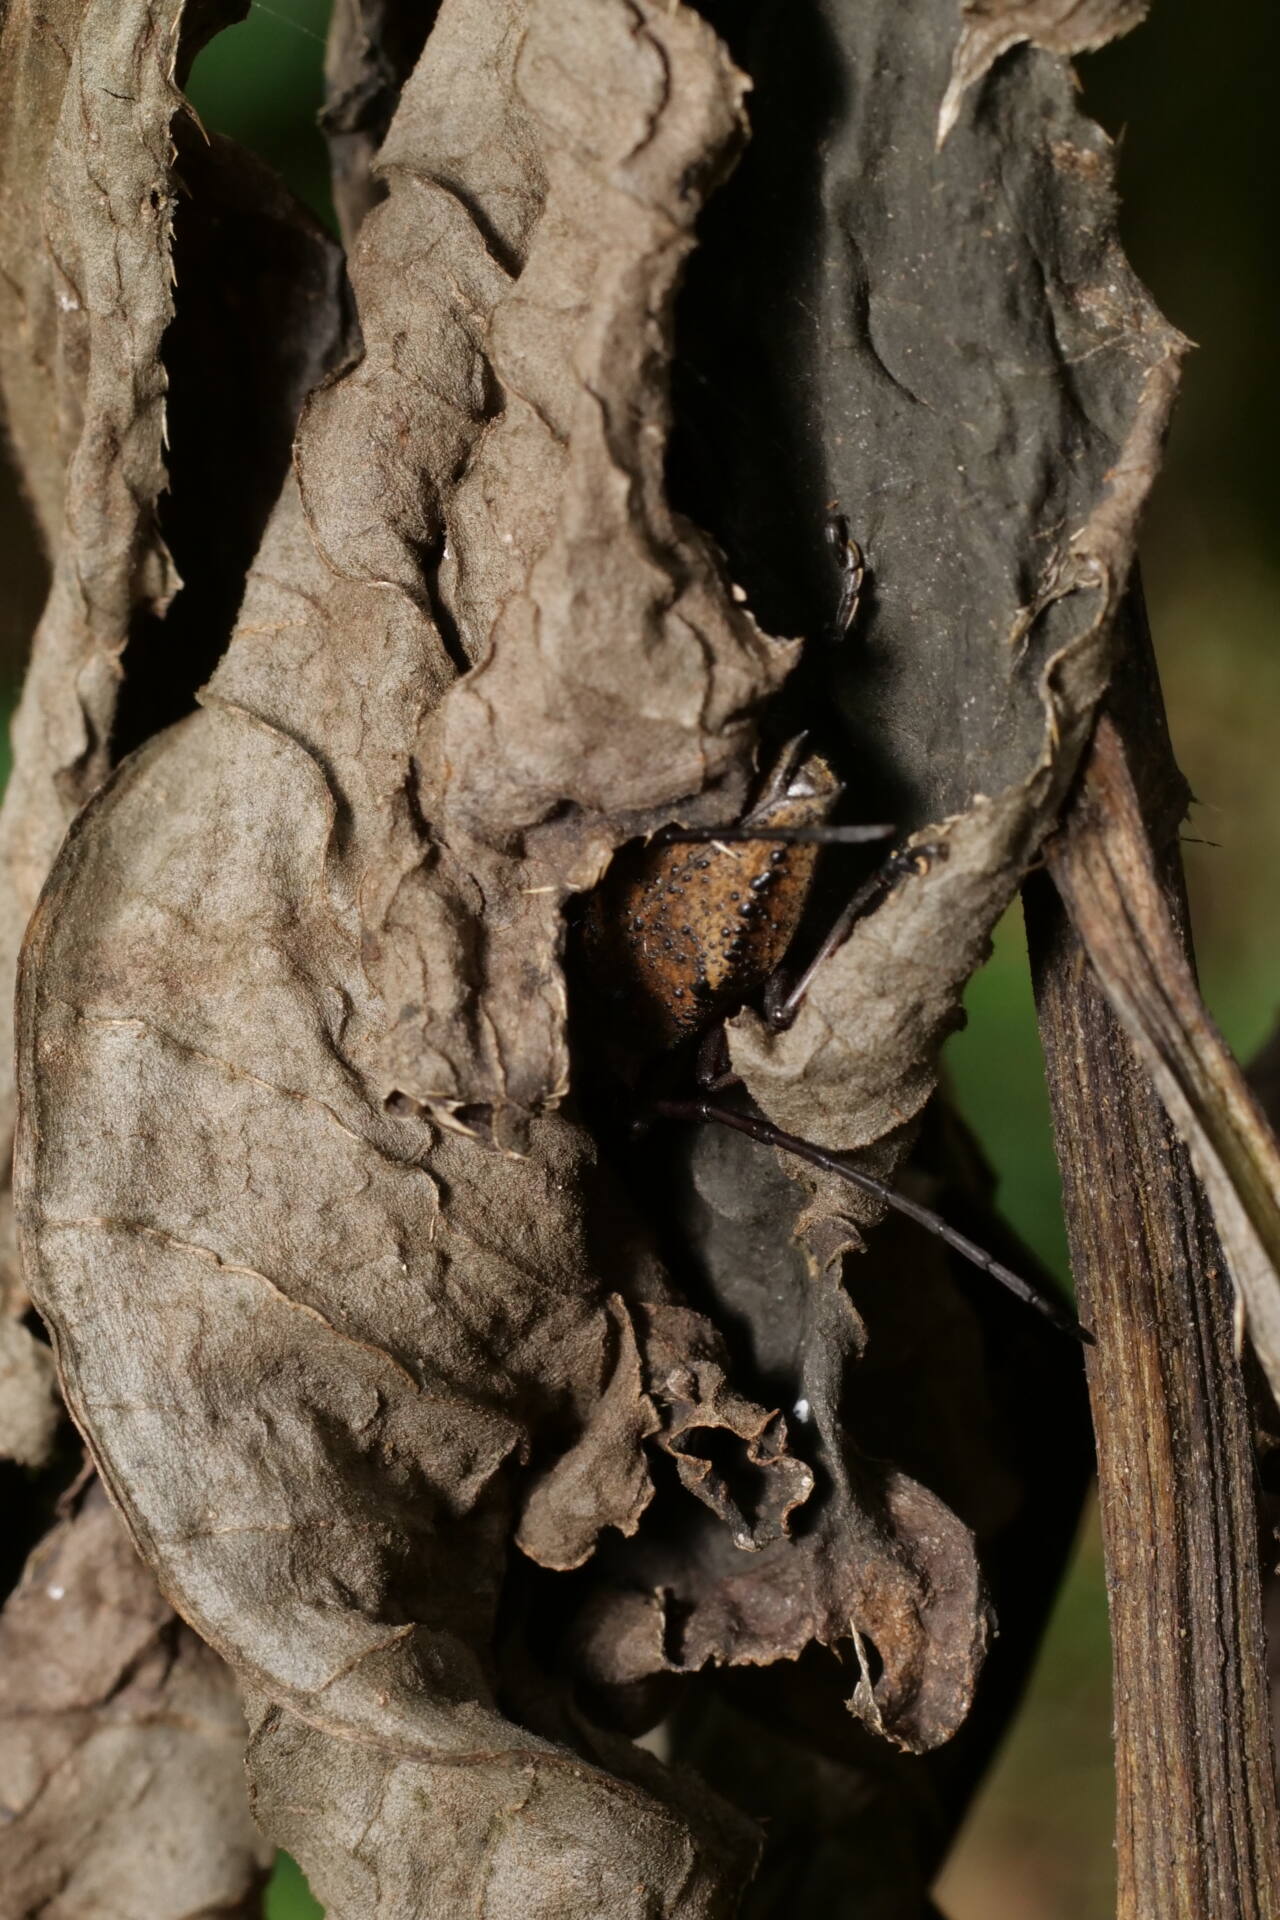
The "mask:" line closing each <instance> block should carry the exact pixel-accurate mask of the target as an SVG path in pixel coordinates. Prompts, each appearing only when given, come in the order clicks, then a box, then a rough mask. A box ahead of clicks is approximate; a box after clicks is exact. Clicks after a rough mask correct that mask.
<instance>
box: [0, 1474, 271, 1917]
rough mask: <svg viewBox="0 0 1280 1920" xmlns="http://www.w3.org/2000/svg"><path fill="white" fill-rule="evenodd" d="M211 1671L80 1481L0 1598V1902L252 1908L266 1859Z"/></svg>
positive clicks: (226, 1691)
mask: <svg viewBox="0 0 1280 1920" xmlns="http://www.w3.org/2000/svg"><path fill="white" fill-rule="evenodd" d="M243 1747H244V1717H243V1715H242V1713H241V1712H240V1709H239V1705H238V1703H237V1700H236V1697H235V1694H234V1692H233V1691H232V1690H231V1689H230V1688H229V1687H228V1686H227V1682H226V1670H225V1668H224V1667H223V1665H222V1663H221V1661H220V1660H218V1658H217V1657H216V1655H215V1654H213V1653H211V1652H210V1650H209V1649H208V1647H206V1646H205V1645H204V1644H203V1642H202V1641H200V1640H199V1639H198V1638H197V1637H196V1635H195V1634H194V1633H192V1632H191V1631H190V1629H189V1628H187V1627H184V1626H182V1625H181V1623H180V1622H179V1621H177V1620H175V1619H174V1616H173V1613H172V1611H171V1610H170V1608H169V1606H168V1604H167V1603H166V1601H165V1600H164V1599H163V1598H162V1596H161V1595H160V1593H159V1592H158V1591H157V1588H156V1585H155V1581H154V1580H153V1579H152V1577H151V1575H150V1573H149V1572H148V1571H147V1569H146V1568H145V1567H144V1566H143V1564H142V1562H141V1561H140V1560H139V1559H138V1557H137V1554H136V1553H135V1552H134V1550H133V1547H132V1545H131V1544H130V1541H129V1539H128V1536H127V1535H126V1534H125V1532H124V1530H123V1529H122V1527H121V1526H120V1522H119V1519H118V1518H117V1516H116V1514H115V1513H113V1512H112V1510H111V1507H110V1505H109V1504H108V1501H107V1499H106V1496H105V1494H104V1493H103V1491H102V1489H101V1487H99V1486H98V1485H97V1484H96V1483H95V1482H91V1483H90V1485H89V1488H88V1491H87V1492H86V1493H84V1494H83V1495H82V1496H81V1497H80V1498H79V1500H78V1501H77V1502H76V1511H75V1512H74V1514H73V1516H72V1517H70V1518H67V1519H64V1520H62V1521H60V1522H59V1524H58V1525H57V1526H56V1527H55V1528H54V1530H53V1531H52V1533H50V1534H49V1536H48V1537H47V1538H46V1539H45V1540H43V1541H42V1542H41V1544H40V1545H39V1546H38V1547H37V1548H36V1550H35V1552H34V1553H33V1554H32V1556H31V1558H30V1560H29V1562H28V1564H27V1568H26V1571H25V1573H24V1574H23V1577H22V1581H21V1584H20V1585H19V1586H18V1587H17V1588H16V1589H15V1590H14V1592H13V1593H12V1594H11V1595H10V1596H9V1599H8V1601H7V1603H6V1605H5V1608H4V1611H3V1613H0V1805H2V1807H3V1815H2V1817H0V1889H2V1891H0V1911H3V1912H4V1913H5V1914H6V1915H13V1916H15V1917H16V1916H18V1915H23V1916H27V1915H36V1914H39V1915H41V1916H48V1920H57V1917H59V1916H62V1915H66V1916H68V1917H69V1916H71V1915H75V1914H90V1913H92V1914H103V1915H106V1914H112V1915H114V1914H119V1915H121V1916H124V1915H133V1914H137V1913H140V1912H143V1911H145V1912H146V1913H147V1914H148V1916H153V1917H154V1920H205V1916H208V1920H212V1917H213V1916H214V1915H215V1914H218V1915H228V1916H232V1920H236V1916H239V1920H250V1916H251V1915H254V1914H257V1913H258V1912H259V1911H260V1901H261V1887H262V1883H263V1880H264V1879H265V1877H266V1872H267V1868H268V1867H269V1865H270V1861H271V1850H270V1848H269V1847H268V1846H266V1844H265V1843H264V1841H263V1839H262V1836H261V1835H260V1834H259V1833H258V1831H257V1829H256V1828H255V1826H254V1823H253V1820H252V1818H251V1817H250V1813H249V1807H248V1802H247V1800H246V1798H245V1792H244V1778H243V1770H242V1763H241V1757H242V1752H243Z"/></svg>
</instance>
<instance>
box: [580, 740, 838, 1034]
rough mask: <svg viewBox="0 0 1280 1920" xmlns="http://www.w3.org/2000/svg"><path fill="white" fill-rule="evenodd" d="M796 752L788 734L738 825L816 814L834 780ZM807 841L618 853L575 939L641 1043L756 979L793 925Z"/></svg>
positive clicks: (726, 1000) (832, 792) (684, 1023)
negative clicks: (786, 745)
mask: <svg viewBox="0 0 1280 1920" xmlns="http://www.w3.org/2000/svg"><path fill="white" fill-rule="evenodd" d="M798 760H799V752H798V748H797V747H796V746H793V747H792V748H790V749H789V750H788V751H787V752H786V753H784V755H783V758H782V760H781V761H780V763H779V765H778V767H777V768H776V769H775V771H774V772H773V774H772V775H771V776H770V778H769V780H768V781H767V782H766V784H765V788H764V791H763V793H762V794H761V796H760V798H759V800H758V801H756V803H755V804H754V805H753V806H752V808H751V810H750V812H749V813H747V814H746V815H745V816H744V818H743V821H742V823H741V824H742V825H743V826H744V827H759V828H760V829H761V830H762V831H768V830H769V829H770V828H778V827H810V826H817V825H820V824H821V823H822V822H823V821H824V820H825V819H826V818H827V816H828V814H829V813H830V811H831V808H832V806H833V805H834V803H835V800H836V797H837V795H838V794H839V791H840V788H839V783H838V782H837V780H836V778H835V776H834V775H833V774H832V772H831V769H830V768H829V767H828V766H827V764H826V762H825V761H823V760H821V759H819V758H818V757H817V756H816V755H810V756H809V757H808V758H807V759H805V760H803V761H800V763H799V764H798V765H797V761H798ZM818 851H819V849H818V848H817V847H816V846H805V845H800V846H796V845H779V844H778V843H777V842H776V841H774V842H770V841H768V840H746V841H733V842H730V843H725V842H718V841H715V840H708V841H706V842H705V843H699V844H696V845H692V846H690V845H683V844H682V845H666V846H663V845H661V844H658V845H649V846H638V847H632V848H628V849H625V850H624V851H623V852H622V853H621V854H619V855H618V857H617V858H616V859H615V860H614V863H613V865H612V867H611V868H610V870H609V873H608V874H607V876H606V878H605V880H604V882H603V883H602V885H601V886H600V887H599V888H598V889H597V891H596V894H595V896H594V897H593V899H592V902H591V906H590V908H589V910H588V914H587V921H586V927H585V934H586V946H587V952H588V956H589V959H590V962H591V965H592V971H593V973H594V975H595V977H596V982H597V986H598V987H602V988H604V989H605V990H606V991H607V994H608V997H609V999H610V1000H611V1001H612V1002H613V1004H614V1005H615V1006H616V1007H617V1008H618V1009H619V1019H620V1020H625V1021H626V1022H627V1023H628V1025H630V1023H632V1022H634V1023H635V1035H634V1038H635V1040H636V1041H637V1042H638V1043H639V1045H640V1046H641V1047H642V1048H643V1049H644V1050H646V1051H647V1050H649V1049H656V1048H663V1047H670V1046H674V1045H675V1044H676V1043H677V1042H678V1041H680V1040H683V1039H685V1038H686V1037H688V1036H689V1035H691V1034H695V1033H698V1032H700V1031H701V1030H703V1029H705V1028H706V1027H707V1026H709V1025H710V1023H711V1022H712V1021H713V1020H715V1019H718V1018H719V1017H720V1016H721V1015H723V1014H726V1013H729V1012H732V1011H733V1010H734V1009H735V1008H737V1007H740V1006H741V1005H742V1004H743V1003H744V1002H745V1001H747V1000H749V999H750V998H751V997H752V995H753V994H755V993H757V992H758V991H759V989H760V988H761V987H762V986H763V984H764V982H765V981H766V980H767V979H768V978H769V976H770V975H771V974H772V973H773V972H774V970H775V969H776V967H777V966H778V964H779V962H780V961H781V960H782V958H783V956H784V955H785V953H786V951H787V948H788V947H789V946H790V944H791V941H792V939H793V937H794V935H795V932H796V928H797V927H798V925H799V923H800V917H801V915H802V914H803V912H804V908H805V903H806V901H807V899H808V896H809V888H810V885H811V883H812V879H813V870H814V865H815V862H816V859H817V855H818ZM618 1037H619V1039H626V1038H627V1037H628V1036H626V1035H619V1036H618Z"/></svg>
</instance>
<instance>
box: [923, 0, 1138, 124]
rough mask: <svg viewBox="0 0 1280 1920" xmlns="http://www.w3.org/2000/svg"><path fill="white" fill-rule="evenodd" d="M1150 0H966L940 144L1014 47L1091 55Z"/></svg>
mask: <svg viewBox="0 0 1280 1920" xmlns="http://www.w3.org/2000/svg"><path fill="white" fill-rule="evenodd" d="M1150 4H1151V0H962V6H961V14H962V18H963V25H962V27H961V29H960V38H959V40H958V41H957V42H956V50H955V55H954V58H953V60H952V66H951V78H950V80H949V81H948V82H947V91H946V93H945V94H944V95H943V100H942V106H941V108H940V110H939V113H938V145H939V146H941V145H942V143H943V141H944V140H945V139H946V137H947V135H948V134H949V133H950V132H951V130H952V128H953V127H954V126H955V124H956V121H957V120H958V118H959V117H960V105H961V102H962V101H963V99H964V96H965V94H966V93H967V92H968V91H969V88H970V87H972V86H975V85H976V84H977V82H978V81H979V80H981V79H983V78H984V76H985V75H986V74H988V73H989V72H990V70H991V68H992V67H993V66H994V65H995V63H996V61H997V60H998V59H999V58H1000V56H1001V54H1003V53H1007V52H1008V51H1009V49H1010V47H1017V46H1021V45H1024V44H1025V43H1026V42H1027V41H1028V40H1029V41H1030V42H1031V43H1032V45H1033V46H1037V47H1045V48H1047V49H1048V50H1049V51H1050V52H1052V53H1065V54H1072V53H1092V52H1094V51H1095V50H1096V49H1097V48H1098V47H1105V46H1106V44H1107V42H1108V40H1118V39H1119V38H1120V35H1121V34H1122V33H1130V32H1132V30H1133V28H1134V27H1136V26H1138V25H1140V23H1141V22H1142V21H1143V20H1145V19H1146V17H1147V10H1148V8H1149V6H1150Z"/></svg>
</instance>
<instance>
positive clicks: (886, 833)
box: [651, 823, 897, 847]
mask: <svg viewBox="0 0 1280 1920" xmlns="http://www.w3.org/2000/svg"><path fill="white" fill-rule="evenodd" d="M896 832H897V828H896V827H887V826H870V827H866V826H848V827H828V826H817V827H749V826H744V825H742V824H741V823H739V824H738V825H737V826H732V827H660V828H659V830H658V832H657V833H655V834H654V836H653V841H652V843H651V844H653V845H655V846H659V847H671V846H686V845H688V846H701V845H703V844H713V843H714V842H716V841H723V842H724V843H725V845H726V846H731V845H737V844H738V843H739V842H740V841H746V842H748V843H750V842H751V841H753V840H767V841H774V840H776V841H778V842H779V843H780V844H781V845H782V846H784V847H862V846H866V845H867V844H868V842H870V841H874V840H892V838H893V836H894V834H895V833H896Z"/></svg>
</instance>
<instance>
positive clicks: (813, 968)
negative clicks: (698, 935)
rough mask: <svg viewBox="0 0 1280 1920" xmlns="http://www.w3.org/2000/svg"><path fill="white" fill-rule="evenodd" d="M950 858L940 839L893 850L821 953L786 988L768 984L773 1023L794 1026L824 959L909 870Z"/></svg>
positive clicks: (768, 1012)
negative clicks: (922, 844)
mask: <svg viewBox="0 0 1280 1920" xmlns="http://www.w3.org/2000/svg"><path fill="white" fill-rule="evenodd" d="M946 857H947V848H946V846H945V844H944V843H942V842H940V841H937V842H932V843H930V844H928V845H924V846H915V847H900V848H899V849H898V850H897V852H896V853H891V854H890V855H889V858H888V859H887V860H886V861H885V862H884V863H883V865H881V866H879V867H877V868H876V870H875V872H874V873H873V874H872V875H871V876H870V878H869V879H867V880H864V881H863V883H862V885H861V886H860V887H859V888H858V889H857V890H856V892H855V893H854V894H853V897H852V898H851V899H850V901H849V903H848V905H847V906H846V907H845V908H844V909H843V911H842V912H841V913H840V914H838V915H837V917H836V919H835V920H834V921H833V922H832V924H831V927H830V928H829V930H828V931H827V933H826V934H825V935H824V936H823V939H822V941H821V943H820V945H819V947H818V950H817V952H816V953H815V954H814V955H813V958H812V959H811V960H810V961H809V964H808V965H807V966H806V967H805V969H804V971H803V972H802V973H801V974H799V976H798V977H797V978H796V979H795V980H794V981H793V982H792V984H791V985H790V986H788V987H786V988H785V990H783V989H782V988H778V989H775V990H773V991H771V989H772V988H773V984H774V983H773V981H770V982H769V983H768V985H767V986H766V987H765V997H764V1012H765V1018H766V1020H767V1021H768V1023H769V1025H770V1026H771V1027H773V1028H774V1029H775V1030H777V1031H781V1029H782V1028H783V1027H789V1026H790V1025H791V1022H792V1021H793V1020H794V1019H795V1017H796V1014H797V1013H798V1012H799V1010H800V1003H801V1001H802V1000H803V999H804V997H805V995H806V993H808V991H809V988H810V985H811V984H812V981H813V977H814V975H815V974H816V973H817V971H818V968H819V967H820V966H821V965H822V963H823V961H824V960H826V959H828V958H829V957H830V956H831V954H833V953H835V952H836V951H837V949H838V948H840V947H842V946H843V945H844V943H845V941H846V940H847V939H848V938H849V935H850V934H851V933H852V932H853V929H854V927H855V926H856V924H857V922H858V921H859V920H861V919H862V917H863V915H864V914H866V913H868V912H870V910H871V909H872V908H873V907H877V906H879V904H880V902H881V900H882V899H883V898H884V897H885V895H886V894H888V893H891V892H892V890H893V888H894V887H895V886H896V885H897V884H898V881H899V880H902V879H904V878H905V877H906V875H907V874H909V873H927V872H928V870H929V868H930V866H931V865H932V864H933V862H934V861H935V860H945V859H946ZM775 977H777V976H775Z"/></svg>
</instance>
